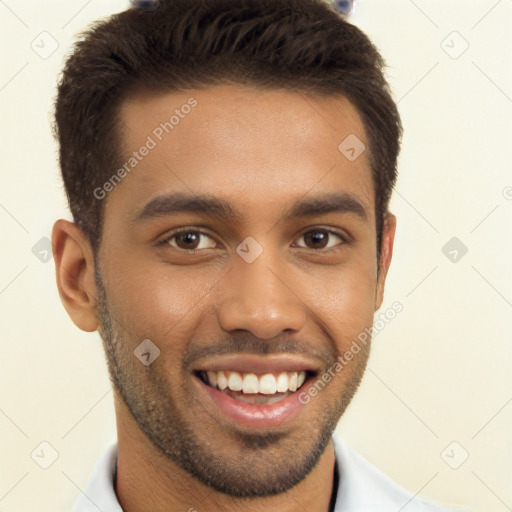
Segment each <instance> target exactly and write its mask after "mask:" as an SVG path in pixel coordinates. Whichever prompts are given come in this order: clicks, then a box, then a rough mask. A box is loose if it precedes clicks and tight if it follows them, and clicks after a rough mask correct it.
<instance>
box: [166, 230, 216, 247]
mask: <svg viewBox="0 0 512 512" xmlns="http://www.w3.org/2000/svg"><path fill="white" fill-rule="evenodd" d="M163 244H167V245H170V246H171V247H174V248H176V249H180V250H183V251H195V250H201V249H213V248H214V247H215V241H214V240H212V238H211V237H210V236H208V235H207V234H206V233H201V231H193V230H188V231H181V232H179V233H174V234H173V235H171V236H169V237H168V238H166V239H165V240H164V241H163Z"/></svg>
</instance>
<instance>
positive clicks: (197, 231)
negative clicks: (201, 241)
mask: <svg viewBox="0 0 512 512" xmlns="http://www.w3.org/2000/svg"><path fill="white" fill-rule="evenodd" d="M314 231H320V232H323V233H327V234H329V235H334V236H337V237H339V238H340V239H341V243H340V244H338V245H336V246H335V247H329V248H327V249H322V248H320V249H309V248H308V247H299V249H309V250H310V251H315V252H327V251H330V250H335V249H336V247H339V246H341V245H350V244H352V240H350V239H349V238H348V236H347V235H344V234H342V233H340V232H338V231H335V230H332V229H327V228H321V227H320V228H311V229H309V230H308V231H305V232H303V233H302V234H301V235H299V238H302V237H304V236H305V235H307V234H308V233H311V232H314ZM186 233H194V234H200V235H204V236H207V237H209V238H211V239H212V240H214V239H213V237H212V236H211V235H210V234H209V233H207V232H205V231H203V230H201V229H198V228H184V229H180V230H178V231H174V232H172V234H170V235H169V236H167V237H165V238H164V239H163V240H161V241H159V242H157V244H156V245H157V247H164V246H166V245H169V246H170V244H169V242H170V241H171V240H172V239H174V238H176V237H178V236H180V235H183V234H186ZM170 247H172V246H170ZM172 248H173V249H175V250H177V251H179V252H181V253H184V254H196V253H198V252H201V251H204V250H207V249H189V250H187V249H180V248H179V247H172Z"/></svg>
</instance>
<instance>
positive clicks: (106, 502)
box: [71, 437, 453, 512]
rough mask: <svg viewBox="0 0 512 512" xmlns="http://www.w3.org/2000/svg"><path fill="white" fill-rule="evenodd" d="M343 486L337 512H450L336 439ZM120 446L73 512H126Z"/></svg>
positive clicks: (104, 460) (101, 464) (110, 451)
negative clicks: (118, 482)
mask: <svg viewBox="0 0 512 512" xmlns="http://www.w3.org/2000/svg"><path fill="white" fill-rule="evenodd" d="M333 442H334V453H335V458H336V464H337V465H338V473H339V477H340V478H339V480H340V483H339V486H338V491H337V494H336V505H335V507H334V511H335V512H399V511H400V512H450V511H452V512H453V510H452V509H448V508H445V507H441V506H440V505H436V504H434V503H430V502H426V501H424V500H422V499H420V498H418V497H415V496H414V495H413V494H411V493H409V492H408V491H406V490H405V489H402V488H401V487H399V486H398V485H396V484H395V483H394V482H393V481H391V480H390V479H389V478H388V477H387V476H386V475H384V474H383V473H382V472H380V471H379V470H378V469H377V468H375V467H374V466H372V465H371V464H370V463H369V462H368V461H366V460H365V459H364V458H363V457H362V456H361V455H359V454H358V453H356V452H355V451H354V450H353V449H352V448H350V447H349V446H348V445H347V444H346V443H345V442H344V441H343V440H342V439H340V438H339V437H333ZM116 468H117V443H114V444H112V445H110V446H109V447H108V448H107V449H106V450H105V452H104V453H103V454H102V456H101V458H100V459H99V461H98V463H97V464H96V467H95V468H94V471H93V473H92V475H91V477H90V479H89V482H88V483H87V486H86V488H85V490H84V492H83V493H82V494H81V495H80V497H79V498H78V500H77V501H76V503H75V505H74V507H73V509H72V510H71V512H98V510H101V512H123V509H122V508H121V505H120V504H119V501H118V500H117V496H116V493H115V490H114V480H115V474H116Z"/></svg>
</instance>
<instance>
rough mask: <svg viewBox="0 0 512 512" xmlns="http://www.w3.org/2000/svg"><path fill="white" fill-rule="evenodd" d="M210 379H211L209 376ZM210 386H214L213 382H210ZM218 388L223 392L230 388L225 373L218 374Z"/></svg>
mask: <svg viewBox="0 0 512 512" xmlns="http://www.w3.org/2000/svg"><path fill="white" fill-rule="evenodd" d="M207 375H208V373H207ZM208 378H209V376H208ZM210 385H211V386H214V384H212V382H211V381H210ZM217 386H218V387H219V389H220V390H221V391H223V390H224V389H226V388H227V387H228V379H227V378H226V376H225V375H224V372H217Z"/></svg>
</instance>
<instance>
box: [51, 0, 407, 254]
mask: <svg viewBox="0 0 512 512" xmlns="http://www.w3.org/2000/svg"><path fill="white" fill-rule="evenodd" d="M383 68H384V61H383V59H382V57H381V55H380V54H379V52H378V50H377V49H376V47H375V46H374V45H373V44H372V43H371V41H370V40H369V39H368V37H367V36H366V35H365V34H364V33H363V32H362V31H361V30H360V29H358V28H357V27H355V26H354V25H352V24H350V23H348V22H347V21H345V20H344V19H343V18H342V17H341V16H340V15H339V14H338V13H337V12H336V11H335V10H334V8H332V7H330V6H329V5H328V4H327V2H325V1H324V0H215V1H207V0H162V1H161V5H160V7H159V8H158V9H156V10H155V11H153V12H150V13H149V12H143V11H139V10H135V9H128V10H126V11H124V12H121V13H119V14H115V15H113V16H111V17H109V18H107V19H105V20H100V21H98V22H96V23H95V24H94V25H93V26H92V27H91V28H90V29H89V30H88V31H86V32H84V33H83V34H81V37H80V38H79V40H78V41H77V42H76V44H75V46H74V51H73V53H72V54H71V56H70V57H69V58H68V60H67V62H66V64H65V67H64V70H63V74H62V78H61V80H60V83H59V86H58V94H57V98H56V104H55V126H54V131H55V134H56V137H57V138H58V142H59V145H60V153H59V156H60V166H61V171H62V177H63V180H64V185H65V189H66V193H67V197H68V202H69V207H70V209H71V212H72V214H73V218H74V221H75V223H76V224H78V225H79V226H80V227H81V228H82V230H83V231H84V233H85V234H86V236H87V237H88V239H89V240H90V242H91V244H92V246H93V248H94V249H95V250H96V249H97V248H98V246H99V244H100V242H101V233H102V224H103V201H101V200H98V199H97V198H96V197H95V195H94V193H93V191H94V190H95V188H97V187H98V186H101V185H102V184H103V183H105V181H106V180H107V179H108V178H109V177H110V176H112V173H113V170H114V169H117V168H118V167H119V166H120V165H121V162H122V155H121V154H120V147H121V140H120V129H119V128H120V127H119V121H118V119H117V117H116V116H117V114H118V112H119V107H120V105H121V103H122V101H123V99H125V98H126V97H127V95H128V94H129V93H130V91H133V90H134V89H135V88H136V87H140V86H142V85H143V86H145V87H147V88H149V89H150V90H155V91H162V90H168V91H178V90H185V89H190V88H205V87H208V86H213V85H216V84H221V83H238V84H243V85H252V86H257V87H266V88H285V89H290V90H295V91H303V92H306V93H308V94H318V95H323V96H325V95H327V96H329V95H338V94H341V95H344V96H345V97H346V98H347V99H348V100H349V101H351V102H352V103H353V104H354V106H355V107H356V108H357V110H358V112H359V114H360V115H361V117H362V120H363V123H364V125H365V130H366V133H367V138H368V144H369V155H370V162H371V167H372V175H373V182H374V187H375V197H376V200H375V212H376V219H377V225H376V229H377V240H378V250H380V241H381V235H382V226H383V219H384V216H385V214H386V213H387V209H388V204H389V198H390V195H391V191H392V189H393V186H394V184H395V181H396V176H397V169H396V166H397V158H398V153H399V149H400V139H401V135H402V126H401V122H400V117H399V114H398V110H397V107H396V104H395V103H394V101H393V99H392V97H391V94H390V91H389V87H388V84H387V82H386V79H385V78H384V74H383ZM340 142H341V141H340Z"/></svg>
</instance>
